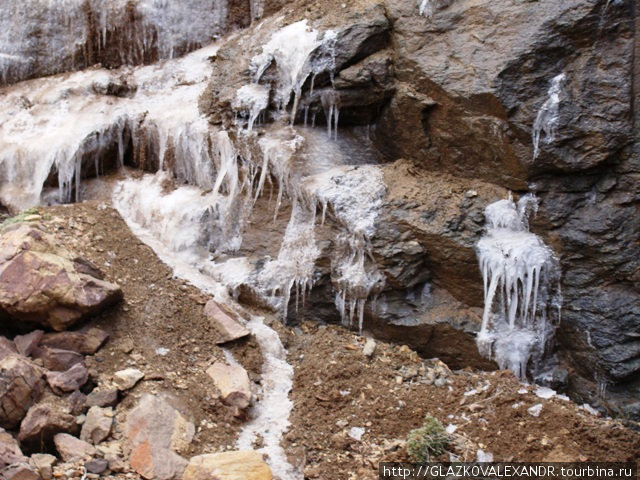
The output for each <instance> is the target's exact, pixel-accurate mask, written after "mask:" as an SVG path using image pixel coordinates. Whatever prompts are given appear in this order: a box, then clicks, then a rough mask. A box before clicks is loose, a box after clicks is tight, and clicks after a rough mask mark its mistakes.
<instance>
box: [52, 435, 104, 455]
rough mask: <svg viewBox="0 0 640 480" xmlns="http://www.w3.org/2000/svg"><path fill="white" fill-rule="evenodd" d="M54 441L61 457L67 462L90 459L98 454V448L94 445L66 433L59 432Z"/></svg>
mask: <svg viewBox="0 0 640 480" xmlns="http://www.w3.org/2000/svg"><path fill="white" fill-rule="evenodd" d="M53 442H54V444H55V446H56V450H57V451H58V453H59V454H60V457H61V458H62V460H64V461H65V462H69V461H71V460H81V459H89V458H91V457H92V456H94V455H95V454H96V449H95V448H94V446H93V445H91V444H90V443H87V442H85V441H82V440H80V439H79V438H76V437H74V436H73V435H68V434H66V433H59V434H57V435H56V436H55V437H54V438H53Z"/></svg>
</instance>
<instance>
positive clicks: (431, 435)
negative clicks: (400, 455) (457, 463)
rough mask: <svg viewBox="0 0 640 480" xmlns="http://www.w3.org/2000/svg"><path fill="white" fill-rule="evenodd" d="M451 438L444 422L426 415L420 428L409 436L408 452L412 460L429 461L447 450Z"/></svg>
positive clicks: (418, 461)
mask: <svg viewBox="0 0 640 480" xmlns="http://www.w3.org/2000/svg"><path fill="white" fill-rule="evenodd" d="M450 443H451V438H450V437H449V435H448V434H447V432H446V431H445V429H444V427H443V426H442V423H440V422H439V421H438V420H437V419H435V418H433V417H426V418H425V419H424V424H423V425H422V427H420V428H416V429H415V430H411V431H410V432H409V436H408V437H407V453H408V454H409V459H410V460H411V461H412V462H416V463H424V462H429V461H430V459H431V457H437V456H438V455H442V454H443V453H444V452H446V451H447V448H449V445H450Z"/></svg>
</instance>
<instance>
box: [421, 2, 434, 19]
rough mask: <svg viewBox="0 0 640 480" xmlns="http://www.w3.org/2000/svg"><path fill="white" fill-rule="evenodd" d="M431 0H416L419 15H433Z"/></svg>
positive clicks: (429, 16) (428, 16)
mask: <svg viewBox="0 0 640 480" xmlns="http://www.w3.org/2000/svg"><path fill="white" fill-rule="evenodd" d="M433 2H434V0H418V11H419V12H420V15H424V16H425V17H427V18H431V17H432V15H433Z"/></svg>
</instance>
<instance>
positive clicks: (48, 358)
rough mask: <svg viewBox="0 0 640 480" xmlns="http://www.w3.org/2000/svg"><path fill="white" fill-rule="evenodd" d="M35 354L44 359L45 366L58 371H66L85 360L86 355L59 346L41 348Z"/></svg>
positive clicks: (35, 356)
mask: <svg viewBox="0 0 640 480" xmlns="http://www.w3.org/2000/svg"><path fill="white" fill-rule="evenodd" d="M33 356H34V358H39V359H41V360H42V362H43V365H44V368H46V369H47V370H54V371H56V372H64V371H65V370H69V369H70V368H71V367H73V366H74V365H76V364H78V363H82V362H84V356H82V355H80V354H79V353H76V352H72V351H71V350H61V349H59V348H49V347H44V348H39V349H38V350H37V351H34V353H33Z"/></svg>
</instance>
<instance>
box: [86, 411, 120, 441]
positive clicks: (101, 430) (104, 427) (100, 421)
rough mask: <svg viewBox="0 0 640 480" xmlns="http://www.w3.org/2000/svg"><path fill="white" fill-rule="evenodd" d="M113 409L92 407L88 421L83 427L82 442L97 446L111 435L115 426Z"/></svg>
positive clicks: (88, 414)
mask: <svg viewBox="0 0 640 480" xmlns="http://www.w3.org/2000/svg"><path fill="white" fill-rule="evenodd" d="M113 415H114V414H113V409H112V408H110V407H107V408H100V407H91V408H90V409H89V412H88V413H87V419H86V420H85V422H84V424H83V425H82V430H81V432H80V440H84V441H85V442H89V443H93V444H94V445H97V444H98V443H100V442H102V441H103V440H104V439H105V438H107V437H108V436H109V434H110V433H111V427H112V425H113Z"/></svg>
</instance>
